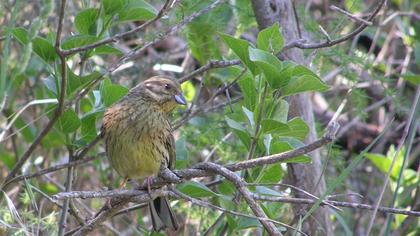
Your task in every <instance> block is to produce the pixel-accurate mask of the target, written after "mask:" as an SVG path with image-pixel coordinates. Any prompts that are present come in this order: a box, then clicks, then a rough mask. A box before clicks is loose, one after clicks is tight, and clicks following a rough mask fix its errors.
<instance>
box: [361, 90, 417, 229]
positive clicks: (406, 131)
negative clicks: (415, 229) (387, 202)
mask: <svg viewBox="0 0 420 236" xmlns="http://www.w3.org/2000/svg"><path fill="white" fill-rule="evenodd" d="M419 99H420V85H418V86H417V91H416V95H415V98H414V100H413V104H412V106H411V111H410V115H409V117H408V119H407V122H406V125H405V128H404V131H403V134H402V137H401V140H400V142H399V144H398V147H397V150H395V154H394V156H393V158H392V162H391V165H390V166H389V169H388V172H387V173H386V175H385V180H384V184H383V186H382V189H381V192H380V194H379V196H378V199H377V201H376V203H375V208H374V210H373V213H372V216H371V218H370V221H369V225H368V228H367V230H366V235H368V236H369V234H370V232H371V230H372V227H373V224H374V222H375V217H376V213H377V212H378V209H379V205H380V204H381V201H382V198H383V195H384V193H385V190H386V188H387V186H388V182H389V179H390V176H391V172H392V169H393V167H394V165H395V162H396V160H397V156H398V154H399V153H400V151H401V149H402V147H403V146H404V143H405V140H406V139H407V136H408V133H409V131H410V127H411V125H412V124H413V121H414V117H415V116H414V115H415V111H416V108H417V104H418V102H419Z"/></svg>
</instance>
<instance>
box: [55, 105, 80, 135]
mask: <svg viewBox="0 0 420 236" xmlns="http://www.w3.org/2000/svg"><path fill="white" fill-rule="evenodd" d="M81 124H82V122H81V121H80V119H79V117H78V116H77V114H76V112H75V111H74V110H73V109H68V110H67V111H65V112H63V114H61V116H60V118H58V121H57V126H58V129H59V130H60V131H62V132H63V133H72V132H74V131H76V130H77V129H78V128H79V127H80V125H81Z"/></svg>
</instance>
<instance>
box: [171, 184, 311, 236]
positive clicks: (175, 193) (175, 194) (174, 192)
mask: <svg viewBox="0 0 420 236" xmlns="http://www.w3.org/2000/svg"><path fill="white" fill-rule="evenodd" d="M170 195H171V196H173V197H175V198H181V199H184V200H186V201H189V202H191V203H193V204H195V205H198V206H201V207H205V208H212V209H215V210H218V211H221V212H226V213H229V214H232V215H236V216H242V217H246V218H251V219H257V220H266V221H269V222H272V223H274V224H278V225H281V226H284V227H286V228H289V229H291V230H294V231H296V232H298V233H300V234H302V235H307V234H305V233H304V232H302V231H300V230H298V229H296V228H294V227H292V226H290V225H288V224H285V223H282V222H279V221H276V220H272V219H270V218H259V217H255V216H251V215H247V214H244V213H241V212H236V211H232V210H228V209H225V208H222V207H219V206H216V205H213V204H211V203H209V202H206V201H203V200H199V199H196V198H192V197H190V196H188V195H186V194H183V193H181V192H180V191H178V190H176V189H172V192H171V193H170Z"/></svg>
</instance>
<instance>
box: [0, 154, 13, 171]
mask: <svg viewBox="0 0 420 236" xmlns="http://www.w3.org/2000/svg"><path fill="white" fill-rule="evenodd" d="M0 161H1V162H2V163H3V164H4V165H5V166H6V167H7V169H9V170H11V169H13V166H14V165H15V163H16V158H15V157H14V155H12V153H10V152H5V151H1V152H0Z"/></svg>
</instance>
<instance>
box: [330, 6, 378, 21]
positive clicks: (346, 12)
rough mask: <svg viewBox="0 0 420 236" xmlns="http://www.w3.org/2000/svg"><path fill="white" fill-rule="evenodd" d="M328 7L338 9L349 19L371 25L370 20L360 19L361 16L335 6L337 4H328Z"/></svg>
mask: <svg viewBox="0 0 420 236" xmlns="http://www.w3.org/2000/svg"><path fill="white" fill-rule="evenodd" d="M330 9H331V10H333V11H338V12H340V13H343V14H344V15H346V16H347V17H349V18H350V19H353V20H355V21H359V22H362V23H363V24H365V25H372V22H370V21H367V20H365V19H362V18H360V17H358V16H355V15H353V14H351V13H350V12H348V11H345V10H343V9H341V8H339V7H337V6H334V5H332V6H330Z"/></svg>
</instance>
